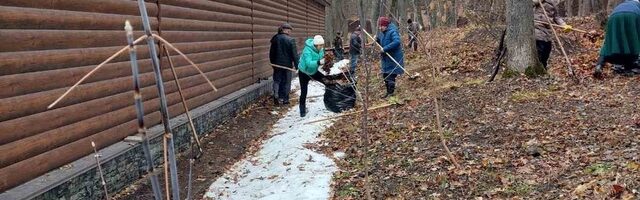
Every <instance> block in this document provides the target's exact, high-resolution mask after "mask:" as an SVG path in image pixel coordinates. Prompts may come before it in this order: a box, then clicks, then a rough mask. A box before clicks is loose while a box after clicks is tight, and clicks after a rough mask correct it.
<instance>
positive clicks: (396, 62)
mask: <svg viewBox="0 0 640 200" xmlns="http://www.w3.org/2000/svg"><path fill="white" fill-rule="evenodd" d="M362 32H364V34H366V35H367V36H368V37H369V38H371V40H373V41H374V42H373V43H375V44H376V46H378V48H380V50H381V51H382V50H384V48H383V47H382V46H380V44H378V43H377V42H375V41H376V39H375V38H373V36H371V35H370V34H369V33H368V32H367V30H365V29H362ZM384 54H385V55H387V56H388V57H389V58H390V59H391V60H392V61H393V62H394V63H395V64H396V65H397V66H398V67H400V69H402V71H404V72H406V73H409V72H408V71H407V69H405V68H404V67H402V65H400V63H399V62H398V61H397V60H396V59H395V58H393V57H391V55H390V54H389V53H387V52H384Z"/></svg>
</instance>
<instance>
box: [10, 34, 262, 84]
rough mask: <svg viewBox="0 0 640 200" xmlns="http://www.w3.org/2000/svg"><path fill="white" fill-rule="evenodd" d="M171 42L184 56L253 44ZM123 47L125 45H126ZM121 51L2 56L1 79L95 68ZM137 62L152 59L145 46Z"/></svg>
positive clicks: (100, 49) (101, 49) (103, 49)
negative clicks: (6, 76) (18, 75)
mask: <svg viewBox="0 0 640 200" xmlns="http://www.w3.org/2000/svg"><path fill="white" fill-rule="evenodd" d="M170 42H172V43H173V44H174V45H175V46H176V48H179V49H180V50H181V51H182V52H184V53H187V54H189V53H199V52H205V51H219V50H226V49H232V48H242V47H246V46H251V42H252V40H250V39H249V40H231V41H212V42H195V43H176V42H173V41H170ZM123 46H124V45H123ZM120 48H121V47H119V46H118V47H97V48H79V49H61V50H48V51H25V52H4V53H0V66H2V70H0V76H2V75H10V74H18V73H27V72H38V71H46V70H55V69H64V68H72V67H79V66H87V65H95V64H98V63H101V62H102V61H103V60H104V59H106V58H107V57H109V56H110V55H112V54H113V53H114V52H116V51H117V50H119V49H120ZM137 48H138V58H140V59H144V58H149V51H148V49H147V45H146V44H141V45H138V46H137ZM126 60H129V56H128V55H121V56H119V57H116V58H115V59H114V60H113V62H121V61H126Z"/></svg>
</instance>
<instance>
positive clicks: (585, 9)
mask: <svg viewBox="0 0 640 200" xmlns="http://www.w3.org/2000/svg"><path fill="white" fill-rule="evenodd" d="M592 10H593V0H580V8H579V9H578V16H581V17H583V16H587V15H589V14H591V11H592Z"/></svg>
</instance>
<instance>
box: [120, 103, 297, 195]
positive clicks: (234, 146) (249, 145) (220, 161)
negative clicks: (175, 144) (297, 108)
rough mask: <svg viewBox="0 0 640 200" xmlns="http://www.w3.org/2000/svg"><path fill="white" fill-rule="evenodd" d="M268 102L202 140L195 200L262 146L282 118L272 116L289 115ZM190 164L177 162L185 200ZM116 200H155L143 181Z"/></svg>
mask: <svg viewBox="0 0 640 200" xmlns="http://www.w3.org/2000/svg"><path fill="white" fill-rule="evenodd" d="M269 100H270V99H269V98H267V97H265V98H262V99H261V100H259V101H258V102H257V103H255V104H253V105H251V106H250V107H249V108H247V109H246V110H245V111H244V112H242V113H241V114H240V115H239V116H237V117H235V118H234V119H232V120H229V121H227V122H225V123H224V124H222V125H220V126H219V127H218V128H216V130H215V131H213V132H212V133H211V134H210V135H208V136H206V137H204V138H203V139H202V144H203V145H204V147H203V148H204V152H205V153H204V155H203V156H202V157H201V158H200V159H199V160H197V161H196V164H195V167H194V169H193V180H194V181H193V191H192V192H193V197H194V198H193V199H201V197H202V196H203V195H204V194H205V192H206V191H207V188H208V187H209V186H210V184H211V182H212V181H213V180H215V179H217V178H218V177H220V176H221V175H222V174H223V173H224V172H225V169H226V168H228V167H229V166H230V165H233V164H234V163H235V162H237V161H238V160H240V159H242V157H243V156H244V155H246V153H247V152H251V151H255V150H256V146H257V145H259V144H260V141H262V140H263V138H264V137H265V136H266V134H267V133H268V132H269V130H270V129H271V127H272V125H273V124H274V123H275V122H276V121H277V120H278V118H279V117H280V116H279V115H274V114H273V113H272V112H273V111H274V110H275V111H277V112H282V111H286V109H287V108H278V107H275V108H274V107H273V105H272V104H271V101H269ZM188 164H189V161H188V159H186V156H185V155H181V156H180V157H179V159H178V168H179V171H178V174H179V177H180V183H181V185H180V186H181V187H182V191H181V197H185V196H186V194H187V192H186V185H187V174H188V170H189V165H188ZM158 170H162V169H158ZM160 178H161V179H160V182H161V183H164V178H163V177H160ZM163 187H164V186H163ZM165 198H166V197H165ZM114 199H120V200H141V199H153V193H152V191H151V186H150V185H149V182H148V179H141V180H139V181H138V182H137V183H136V184H133V185H132V186H130V187H129V188H127V189H125V190H124V191H123V192H121V193H120V195H119V196H117V197H116V198H114Z"/></svg>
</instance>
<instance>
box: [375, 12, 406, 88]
mask: <svg viewBox="0 0 640 200" xmlns="http://www.w3.org/2000/svg"><path fill="white" fill-rule="evenodd" d="M378 29H380V31H379V32H378V35H377V36H376V42H377V43H378V44H380V46H382V53H381V56H382V61H381V63H380V64H381V65H382V77H383V78H384V83H385V86H386V88H387V94H385V95H384V96H383V98H387V97H390V96H393V95H394V92H395V89H396V78H397V77H398V76H399V75H402V74H404V69H403V68H404V52H402V41H401V40H400V34H398V28H397V26H395V25H394V24H391V21H390V20H389V18H387V17H380V19H378ZM389 56H391V57H389ZM392 59H393V60H395V61H397V62H398V64H400V65H401V66H398V64H396V63H395V62H394V61H393V60H392Z"/></svg>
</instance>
